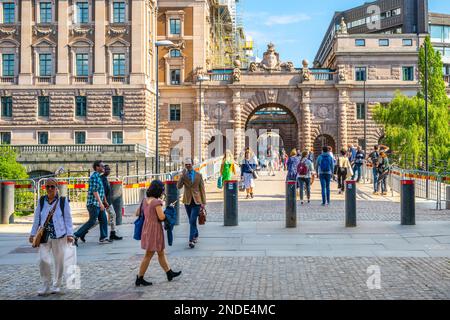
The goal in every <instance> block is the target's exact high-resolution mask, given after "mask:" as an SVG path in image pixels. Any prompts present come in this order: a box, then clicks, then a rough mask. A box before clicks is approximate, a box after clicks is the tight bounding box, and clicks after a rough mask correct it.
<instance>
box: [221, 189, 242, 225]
mask: <svg viewBox="0 0 450 320" xmlns="http://www.w3.org/2000/svg"><path fill="white" fill-rule="evenodd" d="M223 192H224V205H223V211H224V217H223V221H224V226H225V227H236V226H238V225H239V222H238V182H237V181H225V182H224V188H223Z"/></svg>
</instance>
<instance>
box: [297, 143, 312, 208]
mask: <svg viewBox="0 0 450 320" xmlns="http://www.w3.org/2000/svg"><path fill="white" fill-rule="evenodd" d="M313 172H314V164H313V163H312V161H310V160H309V159H308V151H304V152H303V153H302V158H301V159H300V162H299V164H298V166H297V177H298V178H297V181H298V182H297V183H298V187H299V188H300V201H301V204H302V205H303V204H304V202H303V190H304V189H303V188H304V187H306V197H307V198H308V203H311V184H312V182H313V181H314V180H312V179H314V176H313V175H312V173H313Z"/></svg>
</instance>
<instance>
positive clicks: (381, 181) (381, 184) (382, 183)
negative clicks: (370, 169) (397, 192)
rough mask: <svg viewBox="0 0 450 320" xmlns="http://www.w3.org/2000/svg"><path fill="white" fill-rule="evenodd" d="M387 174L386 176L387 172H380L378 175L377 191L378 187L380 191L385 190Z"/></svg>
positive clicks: (383, 191)
mask: <svg viewBox="0 0 450 320" xmlns="http://www.w3.org/2000/svg"><path fill="white" fill-rule="evenodd" d="M387 176H388V175H387V174H380V175H379V176H378V184H377V192H379V191H380V187H381V192H382V193H385V192H387V185H386V179H387Z"/></svg>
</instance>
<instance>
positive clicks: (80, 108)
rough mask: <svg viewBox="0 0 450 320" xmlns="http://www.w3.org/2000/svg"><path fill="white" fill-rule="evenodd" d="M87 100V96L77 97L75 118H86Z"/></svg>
mask: <svg viewBox="0 0 450 320" xmlns="http://www.w3.org/2000/svg"><path fill="white" fill-rule="evenodd" d="M86 115H87V98H86V97H85V96H77V97H75V117H86Z"/></svg>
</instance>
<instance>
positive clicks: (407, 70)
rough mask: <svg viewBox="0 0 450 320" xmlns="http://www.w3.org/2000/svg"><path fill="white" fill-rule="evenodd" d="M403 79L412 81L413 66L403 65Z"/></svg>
mask: <svg viewBox="0 0 450 320" xmlns="http://www.w3.org/2000/svg"><path fill="white" fill-rule="evenodd" d="M403 81H414V67H403Z"/></svg>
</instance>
